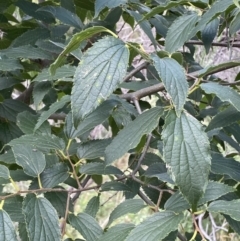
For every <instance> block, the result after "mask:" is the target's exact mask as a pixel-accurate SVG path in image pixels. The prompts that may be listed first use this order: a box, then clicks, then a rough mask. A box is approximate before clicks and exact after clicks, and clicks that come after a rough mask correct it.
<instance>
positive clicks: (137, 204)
mask: <svg viewBox="0 0 240 241" xmlns="http://www.w3.org/2000/svg"><path fill="white" fill-rule="evenodd" d="M145 207H146V205H145V204H144V203H143V201H142V200H141V199H129V200H125V201H124V202H122V203H120V204H119V205H118V206H117V207H116V208H115V209H114V210H113V211H112V213H111V214H110V217H109V221H108V224H107V226H110V225H111V223H112V222H113V221H114V220H116V219H118V218H119V217H121V216H124V215H126V214H128V213H134V214H135V213H138V212H139V211H140V210H141V209H143V208H145Z"/></svg>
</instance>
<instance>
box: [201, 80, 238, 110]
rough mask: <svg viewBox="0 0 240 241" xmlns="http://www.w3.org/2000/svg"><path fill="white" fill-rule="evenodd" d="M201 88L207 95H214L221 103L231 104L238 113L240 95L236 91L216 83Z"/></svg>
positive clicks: (206, 84) (203, 85) (202, 85)
mask: <svg viewBox="0 0 240 241" xmlns="http://www.w3.org/2000/svg"><path fill="white" fill-rule="evenodd" d="M201 88H202V89H203V90H204V91H205V92H206V93H207V94H215V95H217V97H219V98H220V99H221V100H222V101H227V102H229V103H230V104H232V105H233V106H234V107H235V108H236V109H237V110H238V111H240V95H239V93H238V92H237V91H235V90H234V89H232V88H230V87H229V86H222V85H219V84H217V83H205V84H201Z"/></svg>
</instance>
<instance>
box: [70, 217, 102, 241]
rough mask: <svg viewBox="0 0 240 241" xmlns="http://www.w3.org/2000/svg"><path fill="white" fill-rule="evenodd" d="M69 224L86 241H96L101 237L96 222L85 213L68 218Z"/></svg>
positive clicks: (100, 231) (99, 228)
mask: <svg viewBox="0 0 240 241" xmlns="http://www.w3.org/2000/svg"><path fill="white" fill-rule="evenodd" d="M68 219H69V222H70V224H71V225H72V226H73V227H74V228H75V229H77V230H78V231H79V233H80V234H81V235H82V236H83V238H85V239H86V240H87V241H96V240H97V239H98V238H99V237H100V236H101V235H102V228H101V227H100V226H99V224H98V223H97V221H96V220H95V219H94V218H93V217H92V216H90V215H89V214H87V213H79V214H78V215H77V216H75V215H73V214H70V215H69V216H68Z"/></svg>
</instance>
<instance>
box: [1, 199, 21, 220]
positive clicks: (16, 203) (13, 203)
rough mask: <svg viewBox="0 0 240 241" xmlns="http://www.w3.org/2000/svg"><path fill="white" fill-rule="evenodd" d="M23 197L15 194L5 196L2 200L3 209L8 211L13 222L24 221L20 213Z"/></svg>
mask: <svg viewBox="0 0 240 241" xmlns="http://www.w3.org/2000/svg"><path fill="white" fill-rule="evenodd" d="M22 202H23V197H21V196H15V197H11V198H6V200H5V201H4V206H3V207H4V210H5V211H6V212H7V213H8V215H9V216H10V218H11V220H12V221H14V222H24V216H23V213H22Z"/></svg>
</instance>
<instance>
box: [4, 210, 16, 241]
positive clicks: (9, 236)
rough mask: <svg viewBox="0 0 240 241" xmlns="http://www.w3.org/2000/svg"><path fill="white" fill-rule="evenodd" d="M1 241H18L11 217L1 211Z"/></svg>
mask: <svg viewBox="0 0 240 241" xmlns="http://www.w3.org/2000/svg"><path fill="white" fill-rule="evenodd" d="M0 223H1V225H0V233H1V235H0V241H17V235H16V233H15V228H14V226H13V223H12V220H11V219H10V217H9V215H8V214H7V213H6V212H5V211H4V210H2V209H0Z"/></svg>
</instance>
